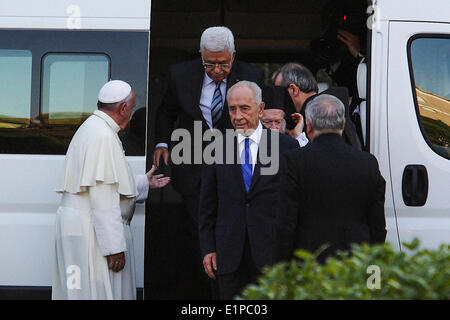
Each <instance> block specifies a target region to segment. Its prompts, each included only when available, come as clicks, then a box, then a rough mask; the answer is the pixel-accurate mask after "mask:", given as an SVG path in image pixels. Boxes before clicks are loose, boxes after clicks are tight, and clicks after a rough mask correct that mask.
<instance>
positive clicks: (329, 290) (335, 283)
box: [237, 239, 450, 300]
mask: <svg viewBox="0 0 450 320" xmlns="http://www.w3.org/2000/svg"><path fill="white" fill-rule="evenodd" d="M403 245H404V246H405V247H406V248H408V249H409V252H408V253H405V252H401V251H397V250H394V249H393V248H392V247H391V245H390V244H389V243H386V244H384V245H375V246H369V245H367V244H362V245H353V246H352V254H351V255H350V254H348V253H344V252H339V253H338V254H337V257H330V258H328V259H327V260H326V262H325V263H324V264H319V263H318V262H317V260H316V258H317V256H318V254H319V253H320V252H321V251H322V250H323V248H322V249H321V250H319V251H318V252H316V253H313V254H312V253H309V252H307V251H303V250H297V251H296V252H295V255H296V257H297V258H299V260H292V261H290V262H281V263H279V264H276V265H274V266H272V267H266V268H265V269H264V270H263V273H262V275H261V277H260V278H259V279H258V283H257V285H249V286H247V287H246V288H245V289H244V291H243V292H242V295H241V296H239V297H237V298H238V299H249V300H255V299H257V300H293V299H295V300H298V299H301V300H303V299H314V300H322V299H352V300H355V299H393V300H397V299H449V298H450V250H449V249H450V245H448V244H442V245H441V246H440V247H439V249H438V250H429V249H421V250H419V240H417V239H414V240H413V241H412V242H411V243H404V244H403ZM300 261H301V262H300ZM371 266H372V267H371ZM377 268H379V269H377ZM377 270H379V271H380V273H379V280H380V281H379V282H378V283H377V281H376V276H377V274H376V273H377Z"/></svg>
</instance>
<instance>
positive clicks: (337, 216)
mask: <svg viewBox="0 0 450 320" xmlns="http://www.w3.org/2000/svg"><path fill="white" fill-rule="evenodd" d="M306 126H307V134H308V137H309V138H310V141H311V142H312V143H310V145H308V146H306V147H304V148H300V149H297V150H293V151H290V152H288V153H286V156H285V159H284V160H285V161H284V164H283V162H282V170H281V171H282V173H281V179H282V181H283V184H282V185H281V191H280V193H281V210H280V211H279V214H278V216H277V243H276V250H275V256H276V257H277V260H290V259H291V258H293V252H294V250H295V249H297V248H301V249H305V250H308V251H311V252H314V251H316V250H317V249H319V248H320V247H321V246H322V245H325V244H328V248H327V249H326V250H324V251H323V252H322V253H321V254H320V255H319V257H318V258H319V261H321V262H323V261H325V259H326V258H327V257H328V256H330V255H333V254H335V253H336V251H337V250H349V249H350V247H351V244H352V243H362V242H365V243H369V244H374V243H384V241H385V238H386V225H385V217H384V194H385V186H386V182H385V180H384V179H383V177H382V176H381V174H380V171H379V168H378V162H377V159H376V158H375V157H374V156H373V155H371V154H370V153H367V152H363V151H359V150H356V149H355V148H353V147H351V146H349V145H348V144H346V143H345V141H344V139H343V137H342V131H343V129H344V126H345V110H344V105H343V103H342V102H341V101H340V100H339V99H338V98H336V97H334V96H332V95H328V94H323V95H319V96H317V97H315V98H314V99H313V100H312V101H310V102H309V103H308V104H307V106H306Z"/></svg>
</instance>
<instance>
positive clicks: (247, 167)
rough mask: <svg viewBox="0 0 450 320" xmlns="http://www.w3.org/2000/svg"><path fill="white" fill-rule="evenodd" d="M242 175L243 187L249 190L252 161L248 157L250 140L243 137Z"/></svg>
mask: <svg viewBox="0 0 450 320" xmlns="http://www.w3.org/2000/svg"><path fill="white" fill-rule="evenodd" d="M241 169H242V177H243V178H244V184H245V189H246V190H247V192H248V191H249V190H250V185H251V184H252V161H251V158H250V140H249V138H245V150H244V152H243V153H242V155H241Z"/></svg>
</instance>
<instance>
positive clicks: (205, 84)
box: [203, 72, 227, 87]
mask: <svg viewBox="0 0 450 320" xmlns="http://www.w3.org/2000/svg"><path fill="white" fill-rule="evenodd" d="M222 82H223V83H225V84H226V83H227V78H224V79H223V80H222ZM211 83H215V82H214V80H213V79H211V78H210V77H209V76H208V74H207V73H206V72H205V76H204V78H203V86H204V87H206V86H208V85H210V84H211Z"/></svg>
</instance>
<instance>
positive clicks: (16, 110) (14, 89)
mask: <svg viewBox="0 0 450 320" xmlns="http://www.w3.org/2000/svg"><path fill="white" fill-rule="evenodd" d="M0 70H1V77H0V97H1V99H0V128H11V129H12V128H20V127H26V126H27V125H28V124H29V122H30V103H31V52H30V51H28V50H4V49H0Z"/></svg>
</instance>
